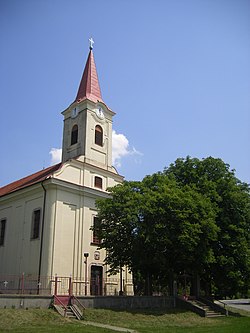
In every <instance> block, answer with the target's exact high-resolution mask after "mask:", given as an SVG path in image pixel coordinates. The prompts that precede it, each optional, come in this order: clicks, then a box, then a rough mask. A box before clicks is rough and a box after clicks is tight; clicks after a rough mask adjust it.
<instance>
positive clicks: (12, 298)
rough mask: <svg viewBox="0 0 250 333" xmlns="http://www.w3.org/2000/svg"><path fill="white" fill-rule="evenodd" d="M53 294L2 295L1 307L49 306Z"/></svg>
mask: <svg viewBox="0 0 250 333" xmlns="http://www.w3.org/2000/svg"><path fill="white" fill-rule="evenodd" d="M52 300H53V297H51V296H30V295H29V296H28V295H27V296H26V295H23V296H20V295H0V308H16V309H21V308H23V309H26V308H33V309H35V308H44V309H46V308H49V306H50V304H51V302H52Z"/></svg>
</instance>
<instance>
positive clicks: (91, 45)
mask: <svg viewBox="0 0 250 333" xmlns="http://www.w3.org/2000/svg"><path fill="white" fill-rule="evenodd" d="M93 44H94V40H93V38H92V37H91V38H89V49H90V50H92V49H93Z"/></svg>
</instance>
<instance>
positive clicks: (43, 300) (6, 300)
mask: <svg viewBox="0 0 250 333" xmlns="http://www.w3.org/2000/svg"><path fill="white" fill-rule="evenodd" d="M78 299H79V301H80V302H81V303H82V304H83V305H84V306H85V308H100V309H149V308H151V309H153V308H173V307H174V305H175V303H174V298H173V297H162V296H154V297H150V296H108V297H105V296H103V297H79V298H78ZM52 301H53V297H51V296H31V295H23V296H20V295H0V308H16V309H19V308H24V309H26V308H49V306H50V305H51V303H52Z"/></svg>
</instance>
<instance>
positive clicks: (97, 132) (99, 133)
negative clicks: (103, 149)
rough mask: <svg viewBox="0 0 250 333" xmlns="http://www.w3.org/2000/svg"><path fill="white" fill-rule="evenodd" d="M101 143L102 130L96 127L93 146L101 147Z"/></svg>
mask: <svg viewBox="0 0 250 333" xmlns="http://www.w3.org/2000/svg"><path fill="white" fill-rule="evenodd" d="M102 143H103V130H102V128H101V126H99V125H96V127H95V144H97V145H98V146H102Z"/></svg>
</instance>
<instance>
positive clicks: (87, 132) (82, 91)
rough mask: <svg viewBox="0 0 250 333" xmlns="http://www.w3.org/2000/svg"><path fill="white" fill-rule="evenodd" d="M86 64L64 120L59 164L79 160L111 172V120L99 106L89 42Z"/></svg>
mask: <svg viewBox="0 0 250 333" xmlns="http://www.w3.org/2000/svg"><path fill="white" fill-rule="evenodd" d="M89 41H90V50H89V55H88V58H87V62H86V65H85V68H84V71H83V75H82V79H81V82H80V85H79V89H78V92H77V95H76V98H75V100H74V102H73V103H72V104H71V105H70V106H69V107H68V108H67V109H66V110H64V111H63V112H62V114H63V116H64V129H63V149H62V162H66V161H68V160H70V159H76V158H77V159H79V160H81V161H82V162H86V163H88V164H91V165H95V166H97V167H99V168H103V169H106V170H109V171H111V170H112V117H113V116H114V115H115V113H114V112H113V111H112V110H111V109H110V108H109V107H108V106H107V105H106V104H105V103H104V102H103V100H102V95H101V89H100V85H99V80H98V76H97V70H96V65H95V60H94V54H93V43H94V41H93V40H92V38H91V39H90V40H89Z"/></svg>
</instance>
